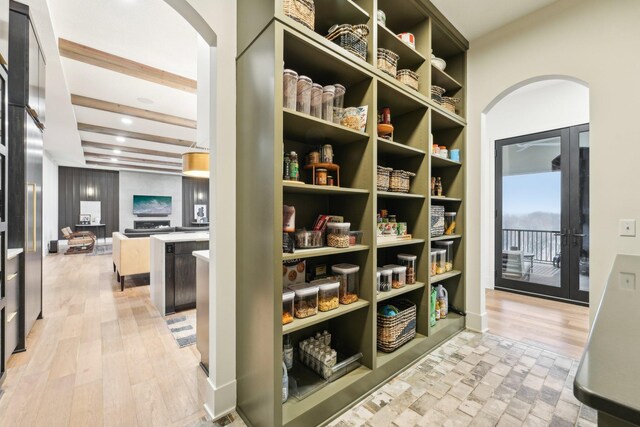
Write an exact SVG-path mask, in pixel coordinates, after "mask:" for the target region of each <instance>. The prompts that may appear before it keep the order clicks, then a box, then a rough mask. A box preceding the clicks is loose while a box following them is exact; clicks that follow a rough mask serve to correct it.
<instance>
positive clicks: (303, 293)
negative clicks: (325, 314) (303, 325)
mask: <svg viewBox="0 0 640 427" xmlns="http://www.w3.org/2000/svg"><path fill="white" fill-rule="evenodd" d="M289 290H291V291H293V292H294V293H295V296H294V299H293V310H294V313H295V317H297V318H298V319H304V318H305V317H309V316H313V315H316V314H318V287H317V286H315V285H312V284H310V283H300V284H298V285H291V286H289Z"/></svg>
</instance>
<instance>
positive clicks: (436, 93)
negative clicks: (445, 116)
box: [431, 86, 446, 105]
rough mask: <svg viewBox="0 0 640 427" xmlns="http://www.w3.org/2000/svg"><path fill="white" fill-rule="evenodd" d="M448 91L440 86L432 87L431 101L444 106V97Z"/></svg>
mask: <svg viewBox="0 0 640 427" xmlns="http://www.w3.org/2000/svg"><path fill="white" fill-rule="evenodd" d="M445 91H446V89H445V88H442V87H440V86H431V99H433V100H434V101H435V103H436V104H439V105H442V95H444V93H445Z"/></svg>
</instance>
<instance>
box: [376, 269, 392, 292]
mask: <svg viewBox="0 0 640 427" xmlns="http://www.w3.org/2000/svg"><path fill="white" fill-rule="evenodd" d="M378 272H380V292H389V291H390V290H391V282H392V280H393V270H391V269H390V268H378Z"/></svg>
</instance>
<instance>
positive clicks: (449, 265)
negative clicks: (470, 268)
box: [433, 240, 453, 271]
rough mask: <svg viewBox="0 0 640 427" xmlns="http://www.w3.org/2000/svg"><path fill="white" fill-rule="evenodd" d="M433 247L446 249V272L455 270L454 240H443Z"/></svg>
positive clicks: (435, 243)
mask: <svg viewBox="0 0 640 427" xmlns="http://www.w3.org/2000/svg"><path fill="white" fill-rule="evenodd" d="M433 245H434V246H435V247H437V248H438V249H444V251H445V255H444V262H445V267H444V271H451V270H453V240H443V241H440V242H434V243H433Z"/></svg>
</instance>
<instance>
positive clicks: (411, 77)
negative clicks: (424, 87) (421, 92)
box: [396, 69, 419, 90]
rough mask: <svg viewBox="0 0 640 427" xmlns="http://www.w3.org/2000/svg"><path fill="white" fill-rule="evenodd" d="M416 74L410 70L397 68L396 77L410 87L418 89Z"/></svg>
mask: <svg viewBox="0 0 640 427" xmlns="http://www.w3.org/2000/svg"><path fill="white" fill-rule="evenodd" d="M418 77H419V76H418V74H417V73H415V72H413V71H411V70H407V69H404V70H398V73H397V74H396V79H397V80H398V81H399V82H400V83H404V84H406V85H407V86H409V87H410V88H412V89H415V90H418Z"/></svg>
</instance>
